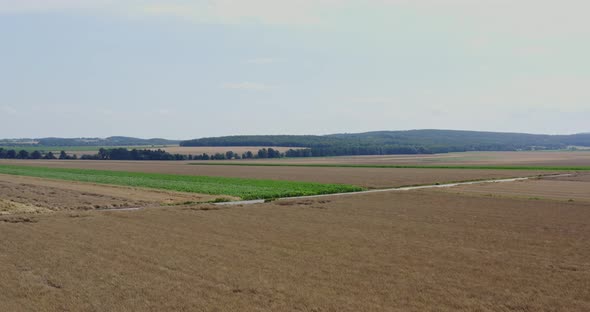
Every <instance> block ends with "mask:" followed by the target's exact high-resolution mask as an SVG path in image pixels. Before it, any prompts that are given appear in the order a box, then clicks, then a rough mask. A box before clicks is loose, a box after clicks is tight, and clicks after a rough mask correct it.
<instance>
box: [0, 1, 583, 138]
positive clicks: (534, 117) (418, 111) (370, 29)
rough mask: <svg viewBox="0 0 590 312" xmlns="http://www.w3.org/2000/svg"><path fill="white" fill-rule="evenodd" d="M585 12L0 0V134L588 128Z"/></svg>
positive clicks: (566, 5) (572, 8) (537, 7)
mask: <svg viewBox="0 0 590 312" xmlns="http://www.w3.org/2000/svg"><path fill="white" fill-rule="evenodd" d="M588 11H590V2H587V1H581V0H565V1H559V2H558V1H549V0H547V1H544V0H541V1H533V0H522V1H508V0H482V1H469V0H440V1H435V0H419V1H409V0H316V1H312V0H299V1H282V0H250V1H231V0H209V1H204V0H203V1H201V0H196V1H182V0H168V1H158V0H126V1H114V0H85V1H80V0H54V1H50V0H0V38H1V39H2V43H1V45H2V52H1V55H2V57H1V58H0V85H1V86H2V89H1V90H2V92H1V93H0V125H1V127H0V130H1V131H0V137H2V138H22V137H50V136H56V137H107V136H112V135H124V136H135V137H143V138H147V137H164V138H173V139H191V138H197V137H209V136H220V135H234V134H327V133H342V132H365V131H373V130H404V129H422V128H427V129H461V130H480V131H502V132H527V133H547V134H569V133H579V132H589V131H590V125H589V123H588V121H589V120H590V88H589V86H590V62H589V61H588V59H587V56H588V55H590V40H588V38H590V20H589V19H587V17H586V15H587V12H588Z"/></svg>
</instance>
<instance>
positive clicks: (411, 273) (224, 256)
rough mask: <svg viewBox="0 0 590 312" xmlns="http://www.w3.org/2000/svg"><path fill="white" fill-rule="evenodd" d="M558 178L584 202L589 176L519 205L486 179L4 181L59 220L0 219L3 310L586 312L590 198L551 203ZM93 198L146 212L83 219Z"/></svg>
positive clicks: (9, 194)
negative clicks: (218, 199) (359, 191)
mask: <svg viewBox="0 0 590 312" xmlns="http://www.w3.org/2000/svg"><path fill="white" fill-rule="evenodd" d="M55 164H57V165H56V166H63V164H61V163H60V162H55ZM75 164H77V163H75V162H72V165H75ZM105 164H108V165H109V166H110V165H112V163H108V162H107V163H105ZM117 164H118V163H117ZM99 165H100V164H99V163H96V166H99ZM139 165H141V166H143V167H141V168H148V167H154V166H153V165H152V164H143V165H142V164H139ZM139 165H138V166H139ZM121 166H122V165H121ZM133 166H135V165H133ZM186 167H191V168H192V166H186ZM196 167H198V166H196ZM165 168H168V170H170V169H171V170H181V169H178V168H181V167H180V166H179V164H176V163H175V164H174V165H172V164H162V165H161V166H160V167H157V166H156V169H154V170H165ZM248 168H250V167H248ZM101 169H104V168H101ZM213 169H214V168H213ZM221 169H224V167H222V168H221ZM261 169H264V170H277V169H284V168H275V167H270V168H261ZM288 169H296V170H301V169H307V168H288ZM309 169H314V170H315V171H316V175H322V176H323V175H326V172H325V171H323V170H322V171H318V170H317V169H320V168H309ZM321 169H324V168H321ZM326 169H336V170H340V169H347V170H345V171H344V172H346V174H342V177H344V176H346V175H350V176H351V178H350V179H358V176H363V175H365V176H366V177H368V176H372V175H373V174H374V172H373V171H372V170H369V171H367V169H366V168H326ZM133 170H140V169H139V167H137V168H135V167H134V169H133ZM187 170H198V168H197V169H187ZM224 170H228V169H224ZM348 170H356V172H357V173H356V174H352V171H348ZM376 170H383V169H376ZM396 170H401V169H387V172H388V176H390V177H391V176H393V177H397V179H400V180H399V181H400V182H399V183H400V184H412V183H410V181H414V180H412V178H413V177H412V175H411V174H410V173H404V174H401V173H396ZM443 171H445V170H443ZM477 171H478V170H475V171H471V170H470V172H477ZM279 172H280V173H277V174H278V175H280V174H284V172H283V171H279ZM431 172H433V171H431ZM486 172H488V174H506V172H504V171H502V172H499V173H498V172H496V171H486ZM191 173H192V174H198V173H197V172H196V171H195V172H192V171H191ZM527 173H528V174H530V172H529V171H527ZM240 174H245V173H240ZM450 174H451V175H452V176H457V177H461V175H457V173H456V172H454V171H450ZM366 177H365V179H367V178H366ZM400 177H405V178H407V179H409V180H407V181H403V180H402V178H400ZM470 177H471V176H470ZM388 181H389V180H388ZM393 181H397V180H395V179H393ZM431 181H433V180H431ZM396 183H397V182H396ZM517 183H521V184H517ZM552 183H556V184H552ZM560 183H561V184H560ZM563 183H584V184H580V185H579V186H578V187H576V188H573V189H572V192H570V196H573V195H575V194H583V190H584V187H585V186H584V185H587V183H590V176H589V175H587V174H577V175H576V176H573V177H563V178H558V179H550V180H549V179H541V180H531V181H527V182H515V183H514V187H512V188H513V189H518V187H520V186H524V185H526V187H527V190H526V191H527V192H528V193H527V194H526V195H525V196H524V197H523V196H515V194H513V193H506V192H505V191H502V190H500V189H498V188H499V187H500V186H502V185H504V184H484V185H472V186H461V187H458V188H452V189H449V190H445V191H440V190H420V191H406V192H387V193H374V194H363V195H346V196H338V197H325V198H318V199H310V200H284V201H275V202H272V203H266V204H258V205H251V206H213V205H210V204H200V205H196V204H187V205H177V206H162V205H161V203H163V202H166V201H167V200H170V199H172V198H176V200H177V201H176V203H177V204H181V203H182V202H183V201H184V200H186V197H184V196H188V195H186V194H182V196H181V195H180V194H177V193H174V194H175V195H176V196H180V197H174V196H173V194H168V193H166V192H164V194H165V195H162V194H160V195H155V194H150V195H147V194H145V193H144V192H148V193H149V191H147V190H142V189H128V188H123V187H112V188H113V189H115V190H111V189H110V188H111V187H105V186H96V185H92V186H89V185H86V184H83V183H74V182H62V181H59V182H57V181H50V180H43V179H35V178H24V177H22V178H15V177H12V176H2V177H0V184H1V186H2V187H1V188H0V198H1V199H4V200H9V201H12V202H16V203H18V202H24V203H25V204H28V205H33V206H41V207H46V208H47V209H48V210H49V211H41V212H44V213H31V211H24V212H22V213H16V214H15V213H14V212H12V214H11V215H5V216H0V237H2V244H0V267H2V268H3V269H2V270H0V310H1V311H457V310H463V311H588V310H590V262H589V260H588V259H590V245H589V244H588V240H589V239H590V202H589V201H585V200H583V198H576V199H575V200H574V201H569V200H566V199H565V198H562V197H559V196H555V194H556V192H557V191H558V192H557V193H559V194H561V193H562V192H566V193H567V192H568V190H567V187H566V186H565V184H563ZM506 185H510V183H508V184H506ZM478 187H484V188H489V189H486V191H485V192H484V193H477V192H472V191H470V188H478ZM104 188H106V189H104ZM548 190H553V191H555V192H554V193H551V192H547V191H548ZM52 192H55V194H52ZM133 192H136V193H133ZM576 192H577V193H576ZM537 193H538V194H537ZM541 193H543V194H541ZM101 194H102V195H103V197H104V198H101V196H97V195H101ZM126 194H128V195H126ZM140 194H142V195H141V196H140ZM490 194H491V196H490ZM531 194H532V195H531ZM535 194H536V195H535ZM552 194H553V195H552ZM559 194H558V195H559ZM50 195H53V197H52V196H50ZM521 195H522V194H521ZM540 195H544V196H540ZM142 196H143V197H142ZM191 196H196V197H199V198H200V195H198V194H191ZM533 197H534V198H533ZM78 199H79V200H78ZM95 200H96V202H97V203H101V204H102V205H104V206H105V207H108V205H111V208H112V207H118V206H116V205H120V204H122V203H123V204H124V205H123V207H125V201H127V203H126V204H127V205H131V206H133V205H135V204H141V201H145V203H147V204H146V207H149V208H146V209H142V210H137V211H88V210H87V209H88V208H90V207H89V206H86V204H84V202H85V201H87V202H93V201H95ZM101 200H104V201H105V202H101ZM61 201H63V204H61V206H62V207H61V209H59V207H60V202H61ZM134 201H136V202H134ZM115 204H116V205H115ZM37 212H39V211H37Z"/></svg>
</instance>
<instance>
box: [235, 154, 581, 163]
mask: <svg viewBox="0 0 590 312" xmlns="http://www.w3.org/2000/svg"><path fill="white" fill-rule="evenodd" d="M228 162H238V163H240V162H241V163H243V162H248V163H250V162H252V163H256V162H263V163H286V164H363V165H461V166H477V165H480V166H485V165H498V166H507V165H513V166H590V151H563V152H557V151H535V152H466V153H448V154H434V155H375V156H341V157H318V158H285V159H256V160H239V161H228Z"/></svg>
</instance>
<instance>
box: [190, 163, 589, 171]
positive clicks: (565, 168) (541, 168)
mask: <svg viewBox="0 0 590 312" xmlns="http://www.w3.org/2000/svg"><path fill="white" fill-rule="evenodd" d="M190 165H194V166H247V167H316V168H401V169H479V170H537V171H586V170H590V166H579V167H569V166H562V167H560V166H493V165H489V166H463V165H362V164H285V163H237V162H231V163H230V162H223V163H210V162H203V163H191V164H190Z"/></svg>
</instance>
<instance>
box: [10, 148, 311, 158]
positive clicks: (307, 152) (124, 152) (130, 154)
mask: <svg viewBox="0 0 590 312" xmlns="http://www.w3.org/2000/svg"><path fill="white" fill-rule="evenodd" d="M311 156H312V150H311V149H297V150H293V149H290V150H288V151H287V152H286V153H281V152H280V151H279V150H277V149H274V148H262V149H260V150H258V152H256V153H253V152H251V151H247V152H245V153H242V154H239V153H235V152H233V151H227V152H225V153H215V154H212V155H209V154H207V153H203V154H198V155H182V154H171V153H168V152H166V151H164V150H162V149H157V150H149V149H143V150H138V149H132V150H129V149H126V148H108V149H107V148H101V149H99V151H98V153H97V154H94V155H82V156H81V157H80V159H83V160H231V159H258V158H281V157H311ZM0 159H78V157H77V156H76V155H68V154H67V153H66V152H65V151H61V152H60V153H59V155H57V156H56V155H55V154H54V153H53V152H45V151H33V152H28V151H26V150H20V151H16V150H12V149H11V150H5V149H3V148H0Z"/></svg>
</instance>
